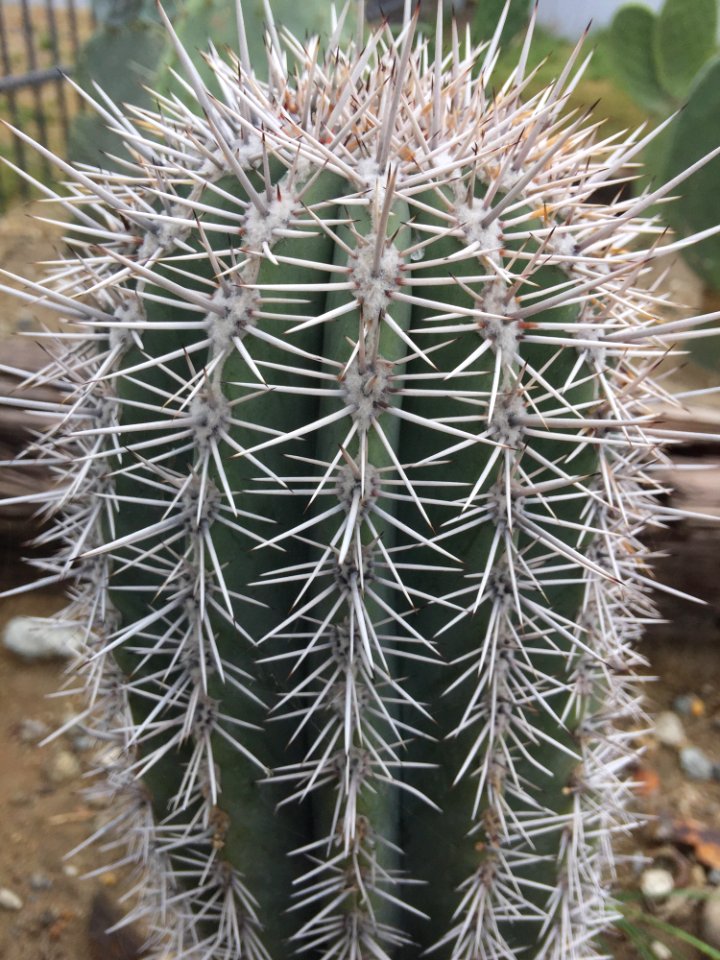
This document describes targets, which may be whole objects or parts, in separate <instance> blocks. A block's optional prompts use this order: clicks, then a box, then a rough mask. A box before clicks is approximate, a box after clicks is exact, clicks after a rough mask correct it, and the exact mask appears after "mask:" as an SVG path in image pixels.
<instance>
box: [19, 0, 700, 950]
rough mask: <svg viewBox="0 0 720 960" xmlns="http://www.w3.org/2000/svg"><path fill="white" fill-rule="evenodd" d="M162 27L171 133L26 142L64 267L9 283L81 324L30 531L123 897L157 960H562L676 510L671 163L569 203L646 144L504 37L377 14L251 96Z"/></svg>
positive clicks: (607, 843) (133, 126) (144, 130)
mask: <svg viewBox="0 0 720 960" xmlns="http://www.w3.org/2000/svg"><path fill="white" fill-rule="evenodd" d="M439 22H441V21H440V20H439ZM165 26H166V29H167V30H168V32H169V35H170V36H171V38H173V42H174V45H175V49H176V51H177V56H178V59H179V61H180V63H181V64H182V67H183V69H184V71H185V72H186V77H187V83H188V89H190V90H192V91H193V93H194V96H195V99H196V109H195V112H194V113H193V112H192V111H190V110H189V109H188V108H187V107H186V106H185V105H184V103H183V102H182V100H180V99H177V100H173V99H171V98H164V99H163V98H161V109H162V112H161V113H158V114H152V113H151V112H149V111H147V110H144V111H139V113H138V114H137V115H134V119H132V120H131V119H127V120H120V119H119V118H118V116H117V115H115V114H113V113H112V112H110V111H108V112H106V114H105V120H106V121H107V122H108V123H110V124H111V125H114V127H115V128H116V130H117V133H118V134H119V136H120V137H121V138H125V139H126V141H127V142H128V146H129V148H130V149H131V150H132V151H134V155H135V164H134V166H133V167H132V169H131V171H130V173H131V176H130V178H127V177H125V176H121V177H114V176H110V175H105V174H102V173H100V172H97V173H92V172H88V171H86V170H84V169H74V168H73V167H72V166H70V165H69V164H66V163H64V162H63V161H61V160H56V163H57V164H58V166H59V168H60V169H61V171H62V172H63V174H64V176H65V177H66V178H67V179H68V180H69V181H70V184H71V185H70V187H69V196H68V197H67V198H66V197H65V196H64V195H58V196H57V197H56V199H57V200H58V202H59V203H60V204H62V205H64V207H65V209H66V210H67V212H68V214H69V219H71V220H72V222H71V223H69V224H68V230H69V232H70V234H71V240H70V242H71V243H72V244H73V246H74V248H75V250H74V252H75V253H77V254H79V256H77V257H72V258H70V259H69V260H68V261H67V262H62V263H60V264H58V265H57V268H56V270H55V271H54V272H53V273H52V274H51V275H50V276H49V278H48V280H47V282H46V283H44V284H26V287H25V289H24V290H21V291H19V292H18V295H19V296H20V297H24V298H25V299H28V300H33V299H37V298H38V297H39V298H40V299H41V300H42V301H43V302H46V303H48V304H51V305H53V306H55V307H56V309H57V310H58V312H59V313H60V314H61V315H63V316H65V317H66V318H67V319H69V320H72V321H74V322H75V323H77V324H79V325H80V327H81V330H80V332H78V331H77V330H76V329H74V328H73V329H71V330H69V331H68V333H67V334H66V335H65V337H64V338H61V340H60V344H59V347H58V351H59V352H58V357H57V360H56V361H53V362H52V363H51V364H50V365H49V367H48V369H47V371H45V376H46V377H48V378H52V379H54V380H55V381H56V382H58V383H59V384H60V385H61V386H62V387H63V388H64V389H65V391H66V394H67V402H66V403H65V404H63V405H61V410H60V412H61V413H62V415H63V417H64V428H65V429H63V430H58V429H54V430H52V431H50V432H49V433H48V434H47V435H46V436H44V437H42V438H41V439H40V440H39V441H38V444H37V451H39V455H41V456H46V457H47V458H48V459H49V460H50V461H51V462H52V463H53V464H54V465H55V469H56V470H57V472H58V475H59V480H60V482H59V484H58V487H57V492H56V493H55V495H54V503H53V510H54V513H55V515H56V523H55V526H54V527H53V528H51V529H50V531H49V532H47V533H44V534H42V535H41V538H40V539H41V541H42V542H43V543H45V545H49V546H54V547H55V549H56V552H55V554H54V555H53V556H52V558H51V559H49V560H47V561H45V562H44V567H45V569H44V576H45V579H46V580H49V581H52V580H54V579H57V580H59V579H63V578H65V577H66V576H67V575H68V574H69V573H72V576H73V578H74V586H73V588H72V594H71V598H70V604H69V607H68V611H67V617H68V618H71V619H80V620H82V621H83V622H84V623H85V624H86V625H87V635H86V637H87V655H86V656H85V657H84V658H83V659H82V661H81V662H80V663H79V664H78V671H79V673H80V675H81V676H83V677H84V678H85V684H86V689H87V693H88V707H87V711H86V713H85V714H84V715H83V718H82V719H83V720H84V722H85V723H86V724H87V725H88V726H89V727H90V728H91V729H95V730H98V731H100V732H101V733H102V735H103V736H104V737H105V738H106V739H107V740H108V741H109V744H110V746H111V747H112V750H111V752H110V754H109V759H108V761H107V763H106V764H105V766H104V770H103V773H104V778H105V779H104V782H105V787H104V789H105V791H106V793H109V794H110V796H111V797H112V798H113V803H114V811H115V816H114V818H113V820H112V822H111V823H110V824H108V825H107V826H105V827H103V828H102V829H101V830H100V831H99V834H98V836H99V837H100V838H102V839H103V840H104V841H105V842H107V841H108V836H109V835H114V833H113V831H114V832H115V833H116V834H117V835H118V837H119V839H118V840H117V844H118V846H119V847H120V849H121V851H122V852H121V853H120V854H119V855H118V859H119V860H122V861H124V862H127V861H129V862H131V863H134V864H135V865H136V867H137V869H138V893H139V901H138V905H137V907H136V908H134V910H133V912H132V913H131V914H130V916H131V917H133V916H139V917H142V918H143V919H144V920H145V922H146V923H147V924H149V926H150V928H151V930H152V931H153V932H154V935H155V936H154V950H155V955H157V956H160V955H162V953H163V951H164V950H167V949H169V950H170V952H171V954H172V955H173V956H175V957H177V958H178V960H180V958H188V960H200V958H207V960H211V958H212V960H230V958H243V960H279V958H284V957H287V956H290V955H291V954H293V953H295V952H300V953H302V954H304V955H307V956H312V957H324V958H328V960H329V958H336V957H337V958H343V960H351V958H352V960H366V958H371V957H372V958H388V960H401V958H402V960H409V958H416V957H419V956H420V955H421V954H423V952H424V951H426V950H428V949H430V948H432V950H433V954H434V955H436V956H439V957H445V958H452V960H480V958H483V960H485V958H487V960H496V958H497V960H500V958H504V960H509V958H515V957H533V958H536V960H540V958H542V960H568V958H569V960H591V958H594V960H597V958H599V957H600V956H601V955H602V951H601V950H600V948H599V947H598V946H597V945H596V942H595V939H596V935H597V934H598V933H600V932H601V931H602V930H603V929H604V928H606V927H607V925H608V924H609V923H610V922H611V920H612V917H613V916H614V907H613V903H612V898H611V896H610V894H609V892H608V881H609V879H610V877H611V869H612V863H613V855H612V839H613V837H614V836H615V835H616V834H618V833H622V832H625V831H627V830H629V829H630V828H631V826H632V823H633V818H632V816H631V815H630V814H629V813H628V812H627V811H626V809H625V806H626V801H627V798H628V793H629V786H628V784H627V782H626V778H625V773H624V771H625V770H626V768H627V764H628V763H629V762H630V761H631V760H632V759H633V756H634V754H633V749H632V734H631V733H628V732H627V724H628V721H633V722H637V721H638V719H641V718H642V709H641V706H640V704H639V699H638V696H637V691H636V689H635V685H634V684H633V683H632V682H631V680H630V679H629V677H628V673H629V671H631V670H632V669H633V667H634V666H635V665H637V664H638V663H639V662H640V658H639V656H638V654H637V652H636V651H635V650H634V642H635V641H636V639H637V638H638V636H639V634H640V632H641V630H642V625H643V624H644V623H645V622H647V621H648V620H649V619H651V618H652V616H653V608H652V603H651V601H650V599H649V597H648V592H649V589H650V587H651V585H652V583H653V581H652V579H651V577H650V575H649V573H648V570H647V556H646V552H645V551H644V549H643V547H642V545H641V543H640V540H639V537H640V534H641V533H642V530H643V529H644V527H645V526H646V525H647V524H648V523H649V522H660V521H663V520H666V519H670V518H671V516H672V515H673V512H672V511H670V510H668V509H667V508H665V507H663V506H661V505H660V503H659V502H658V500H657V497H658V496H659V495H660V494H661V493H663V492H664V491H663V488H662V487H661V486H660V484H659V482H658V480H657V479H656V475H655V473H654V470H655V468H656V466H657V465H658V463H662V462H663V455H662V453H661V450H660V447H661V446H662V443H663V441H664V440H665V439H667V437H668V432H667V431H664V430H662V429H660V428H659V427H657V426H656V425H655V424H654V422H653V405H654V404H656V403H657V402H658V400H659V399H661V400H664V399H665V391H664V389H660V388H659V387H658V386H656V385H655V384H653V382H652V380H651V378H650V373H651V370H652V367H653V365H654V364H655V363H656V361H657V360H658V358H660V357H664V356H665V355H666V352H667V348H668V345H669V344H671V343H672V342H674V341H676V340H682V339H683V338H684V337H686V336H691V335H692V331H693V330H694V328H695V327H696V326H698V325H700V324H702V323H703V322H704V321H707V320H712V319H714V318H713V317H699V318H692V319H689V320H683V321H666V322H662V321H660V320H658V319H657V309H658V306H659V304H660V305H661V304H662V300H663V294H662V291H661V290H658V289H650V290H647V289H644V288H643V287H642V286H641V284H640V281H641V279H642V275H643V272H644V269H645V266H646V265H647V263H648V262H649V261H650V260H652V259H653V258H654V257H657V256H660V255H662V254H664V253H667V252H671V251H673V250H674V249H675V248H676V246H675V244H674V242H673V241H671V240H668V239H667V238H664V237H663V238H662V239H660V241H658V240H657V236H656V234H657V232H658V231H657V228H656V227H655V226H654V224H653V223H652V222H651V221H650V222H646V221H645V220H643V218H642V214H643V211H644V210H646V209H647V208H648V207H650V206H651V205H652V204H654V203H655V202H656V201H657V200H659V199H661V198H662V197H663V196H665V195H666V194H672V193H673V191H674V190H675V189H676V188H677V186H678V183H679V182H680V181H681V180H682V178H683V177H684V176H685V175H686V174H682V175H681V176H680V177H678V178H677V180H676V181H675V182H670V183H668V184H667V185H666V186H664V187H661V188H658V189H656V190H655V191H654V192H653V193H647V194H645V195H643V196H642V197H640V198H637V199H632V200H628V201H622V202H620V201H616V202H615V203H614V204H612V206H610V207H607V208H606V207H602V206H598V205H595V204H593V203H592V202H591V200H590V197H591V196H592V194H593V193H594V191H595V190H596V189H597V188H598V187H599V186H602V185H606V184H608V183H612V182H616V181H617V178H618V177H619V176H620V171H621V170H622V168H623V167H624V166H625V165H626V164H627V163H628V161H629V160H630V159H632V158H633V157H634V156H636V154H637V153H638V152H639V151H640V150H641V149H642V147H643V145H644V141H642V140H640V139H639V135H638V136H635V137H630V138H629V139H628V140H627V141H626V142H623V143H617V142H615V139H614V138H612V139H611V140H609V141H607V142H600V143H594V142H593V134H592V131H591V130H588V129H587V128H584V127H583V124H582V119H583V118H580V120H573V121H569V120H566V119H563V96H564V91H565V90H566V88H567V85H568V84H569V83H571V82H572V75H573V74H572V71H573V63H574V62H577V57H578V55H579V54H578V52H576V54H575V56H574V58H573V60H572V61H571V62H570V63H569V64H568V67H567V69H566V70H564V71H563V74H562V75H561V77H560V78H559V79H558V81H557V82H556V83H555V84H554V85H553V86H552V87H550V88H549V90H548V91H546V93H545V94H544V95H542V96H539V97H536V98H534V99H533V101H532V102H530V103H529V104H524V103H523V102H522V99H521V94H522V88H523V82H524V63H521V64H519V65H518V67H517V70H516V72H515V74H514V76H512V77H511V78H510V80H509V81H508V82H507V83H506V84H505V85H504V86H503V88H502V89H501V90H499V91H495V90H494V87H493V84H492V64H493V62H494V60H495V57H496V53H497V37H498V36H499V32H500V31H499V30H498V31H497V34H496V37H495V39H494V40H493V41H491V43H490V44H489V46H487V47H482V48H480V49H479V50H475V49H473V48H472V46H471V44H470V43H469V42H468V43H467V44H463V45H461V44H460V42H459V40H458V37H457V34H456V33H455V30H454V29H453V36H452V38H451V53H450V54H449V55H448V56H447V57H446V58H445V59H443V60H442V62H441V61H440V60H439V59H438V53H439V51H442V49H443V47H442V42H443V38H442V32H441V31H440V32H439V34H438V37H437V40H436V43H437V46H436V48H435V49H434V50H433V49H428V47H427V43H426V42H423V41H422V40H419V41H417V43H416V41H415V39H414V28H415V26H416V22H415V20H414V19H412V18H410V17H408V19H407V21H406V23H405V25H404V30H403V32H402V33H401V34H400V36H399V37H398V38H393V36H392V34H391V33H390V31H389V30H388V29H387V28H386V27H385V26H383V27H381V28H379V29H378V30H376V31H375V32H374V33H373V34H372V35H371V37H370V39H369V40H368V41H367V43H366V45H365V47H364V49H363V51H362V52H361V53H358V52H356V51H355V50H354V49H353V48H352V47H350V48H349V50H348V51H347V52H345V51H343V50H341V49H338V48H337V42H336V41H337V37H331V38H330V39H329V40H328V41H327V44H326V46H325V52H323V50H322V48H321V47H320V46H319V44H318V42H317V41H316V40H311V41H308V42H307V43H306V44H305V45H303V44H301V43H300V42H299V41H297V42H295V41H293V40H292V39H288V40H287V43H288V47H289V50H288V59H289V61H290V62H291V63H292V60H293V58H294V59H295V60H296V61H297V62H296V64H294V65H293V66H292V67H289V68H288V71H287V73H286V72H285V67H284V66H283V63H282V59H281V57H280V55H279V53H278V51H275V50H272V51H271V54H270V59H271V67H270V69H269V72H268V76H269V81H268V83H267V84H263V83H262V82H260V81H258V80H256V79H254V78H252V77H248V76H247V73H246V72H243V71H238V62H237V61H236V60H233V59H231V60H230V61H229V63H225V62H224V61H223V60H222V59H221V58H220V57H219V56H217V55H216V54H214V53H211V54H210V57H209V61H210V63H211V64H212V68H213V70H214V71H215V72H216V75H217V78H218V85H219V88H220V89H221V90H222V91H223V99H221V100H216V99H213V98H211V97H210V96H209V95H208V94H207V91H206V89H205V87H204V85H203V81H202V78H201V76H200V75H199V74H198V72H197V70H196V68H195V67H194V66H193V63H192V60H191V58H190V56H189V54H188V53H186V52H185V51H184V49H183V47H182V45H181V44H180V43H179V41H178V40H177V37H176V36H175V34H174V33H173V31H172V27H171V26H170V23H169V21H168V20H167V18H165ZM531 32H532V21H531V26H530V34H531ZM530 34H529V35H528V42H529V38H530ZM433 61H434V62H433ZM478 67H479V68H480V69H479V70H478V69H477V68H478ZM239 73H240V78H239ZM291 78H292V79H291ZM21 135H22V134H21ZM22 136H24V135H22ZM25 139H28V138H27V137H25ZM39 149H42V148H39ZM42 189H44V192H45V194H46V195H48V196H51V195H53V191H52V190H51V189H50V188H47V187H45V188H42ZM633 242H637V244H636V248H635V249H633V250H632V252H630V251H629V250H628V247H630V246H631V245H632V244H633ZM684 242H685V241H683V243H684ZM637 246H639V249H637ZM672 438H673V439H677V436H676V435H673V437H672ZM97 789H103V787H102V785H99V786H98V787H97ZM419 881H420V882H419ZM423 882H424V883H423Z"/></svg>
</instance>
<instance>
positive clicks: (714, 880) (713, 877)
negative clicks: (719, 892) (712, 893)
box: [707, 867, 720, 887]
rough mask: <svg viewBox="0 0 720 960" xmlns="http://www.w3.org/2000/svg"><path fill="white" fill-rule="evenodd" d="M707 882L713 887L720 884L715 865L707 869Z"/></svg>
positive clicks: (719, 873)
mask: <svg viewBox="0 0 720 960" xmlns="http://www.w3.org/2000/svg"><path fill="white" fill-rule="evenodd" d="M707 882H708V883H710V884H712V886H713V887H718V886H720V870H718V868H717V867H713V868H712V870H710V871H708V875H707Z"/></svg>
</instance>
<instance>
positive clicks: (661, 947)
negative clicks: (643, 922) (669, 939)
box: [650, 940, 672, 960]
mask: <svg viewBox="0 0 720 960" xmlns="http://www.w3.org/2000/svg"><path fill="white" fill-rule="evenodd" d="M650 952H651V953H652V954H653V956H655V957H657V958H658V960H672V950H671V949H670V947H668V946H667V944H664V943H661V942H660V940H653V942H652V943H651V944H650Z"/></svg>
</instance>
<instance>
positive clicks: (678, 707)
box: [673, 693, 698, 717]
mask: <svg viewBox="0 0 720 960" xmlns="http://www.w3.org/2000/svg"><path fill="white" fill-rule="evenodd" d="M697 699H698V698H697V697H696V696H695V695H694V694H692V693H682V694H680V696H679V697H675V699H674V700H673V710H675V711H676V712H677V713H679V714H680V716H682V717H692V716H694V712H693V707H694V705H695V703H696V702H697Z"/></svg>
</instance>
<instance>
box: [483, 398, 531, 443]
mask: <svg viewBox="0 0 720 960" xmlns="http://www.w3.org/2000/svg"><path fill="white" fill-rule="evenodd" d="M524 415H525V405H524V404H523V402H522V399H521V398H520V397H519V396H518V394H516V393H511V394H500V395H499V396H498V399H497V403H496V404H495V408H494V410H493V415H492V419H491V420H490V426H489V431H488V432H489V433H490V434H491V435H492V437H493V439H494V440H498V441H499V442H500V443H504V444H506V445H507V446H509V447H517V446H518V445H519V444H520V442H521V441H522V436H523V424H522V418H523V417H524Z"/></svg>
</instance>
